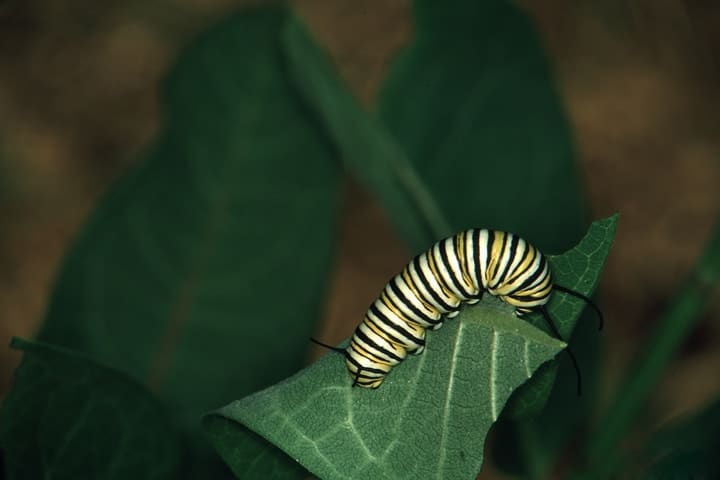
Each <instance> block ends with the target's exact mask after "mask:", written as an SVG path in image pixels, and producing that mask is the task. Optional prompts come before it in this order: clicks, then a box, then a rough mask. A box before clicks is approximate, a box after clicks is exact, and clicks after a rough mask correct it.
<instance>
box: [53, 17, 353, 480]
mask: <svg viewBox="0 0 720 480" xmlns="http://www.w3.org/2000/svg"><path fill="white" fill-rule="evenodd" d="M288 18H289V15H288V12H287V10H286V9H285V8H284V7H272V8H262V9H254V10H249V11H247V12H244V13H242V14H239V15H234V16H232V17H230V18H228V19H227V20H225V21H223V22H222V23H221V24H219V25H217V26H215V27H214V28H212V29H211V30H210V31H208V32H207V33H205V34H204V35H203V36H201V37H200V38H198V39H197V40H196V41H195V42H193V43H192V44H191V45H190V46H189V48H188V49H187V50H186V51H185V52H184V53H182V55H181V56H180V59H179V61H178V64H177V65H176V66H175V67H174V69H173V70H172V72H171V74H170V76H169V78H168V80H167V82H166V87H165V90H166V94H167V95H166V96H167V100H166V104H167V121H166V125H165V127H164V129H163V133H162V135H161V137H160V138H159V139H158V140H157V142H156V143H155V145H154V146H153V147H152V148H151V149H150V151H149V153H148V154H147V156H146V158H145V161H144V162H143V163H142V164H141V165H140V166H139V168H137V169H136V170H134V171H133V172H131V173H130V174H129V175H128V176H127V177H125V178H124V179H122V180H121V181H120V182H119V183H118V184H117V185H116V186H115V187H114V188H113V190H112V191H111V192H110V194H109V195H108V196H107V198H105V199H104V200H103V201H102V203H101V204H100V205H99V207H98V208H97V210H96V211H95V212H94V214H93V216H92V218H91V219H90V221H89V222H88V224H87V225H86V226H85V228H84V229H83V231H82V233H81V235H80V237H79V238H78V240H77V242H75V245H74V246H73V248H72V250H71V251H70V253H69V255H68V256H67V258H66V259H65V262H64V265H63V268H62V272H61V274H60V277H59V280H58V282H57V285H56V288H55V291H54V293H53V296H52V300H51V303H50V308H49V312H48V314H47V317H46V319H45V323H44V325H43V327H42V331H41V333H40V338H41V339H43V340H46V341H49V342H53V343H58V344H63V345H66V346H70V347H72V348H75V349H78V350H81V351H84V352H87V353H89V354H91V355H93V356H94V357H96V358H98V359H100V361H102V362H103V363H106V364H108V365H112V366H114V367H117V368H119V369H121V370H122V371H124V372H127V373H129V374H130V375H131V376H133V377H134V378H136V379H139V380H141V381H142V382H144V383H145V384H146V385H148V386H149V387H150V388H151V389H152V390H153V391H154V392H156V393H157V395H158V396H159V397H160V398H161V399H162V400H164V401H165V402H166V403H167V404H168V405H169V406H170V407H171V408H172V411H173V414H174V415H175V416H176V417H177V419H178V421H179V422H181V423H182V424H183V425H186V426H190V427H191V428H199V418H200V415H201V413H202V412H205V411H207V410H209V409H212V408H216V407H217V406H219V405H223V404H225V403H227V402H228V401H230V400H231V399H233V398H238V397H241V396H244V395H247V394H249V393H250V392H253V391H256V390H258V389H260V388H263V387H265V386H267V385H269V384H272V383H273V382H275V381H277V380H279V379H281V378H284V377H286V376H288V375H290V374H292V373H293V372H295V371H296V370H297V369H298V368H299V367H300V366H301V365H302V364H303V362H304V360H305V355H306V352H307V349H308V342H307V338H308V336H309V335H310V334H311V333H312V332H313V330H314V328H315V326H316V324H317V320H318V319H319V318H321V314H322V304H323V300H324V296H325V291H326V286H327V281H328V276H329V267H330V262H331V259H332V257H333V250H334V245H335V240H336V228H335V226H336V215H337V209H338V203H339V202H338V190H339V181H338V180H339V171H338V170H339V169H338V166H337V163H336V162H335V158H334V155H333V150H332V145H331V144H330V143H329V141H328V139H327V138H326V136H325V135H324V133H323V131H322V130H321V129H320V128H319V126H318V125H317V122H316V120H315V118H314V117H313V116H312V115H311V114H310V112H309V111H308V109H307V107H306V106H305V105H304V104H303V103H302V99H301V98H300V97H299V96H298V95H297V92H296V90H295V87H294V86H293V85H292V84H291V83H290V81H289V79H288V76H287V71H286V66H285V63H284V62H283V59H282V58H283V57H282V54H281V49H280V35H281V34H282V31H283V29H284V26H285V24H286V22H287V21H288ZM199 476H201V477H203V478H205V477H206V475H204V474H203V473H202V472H200V473H199Z"/></svg>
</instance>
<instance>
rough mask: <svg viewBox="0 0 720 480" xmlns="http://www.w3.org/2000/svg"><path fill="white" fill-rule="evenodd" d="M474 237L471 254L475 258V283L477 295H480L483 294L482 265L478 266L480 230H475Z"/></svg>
mask: <svg viewBox="0 0 720 480" xmlns="http://www.w3.org/2000/svg"><path fill="white" fill-rule="evenodd" d="M474 233H475V235H473V252H472V254H473V255H474V256H475V257H474V258H473V260H475V281H476V282H477V287H478V290H479V292H478V295H482V292H483V288H485V287H483V283H482V270H481V268H482V265H480V230H475V232H474Z"/></svg>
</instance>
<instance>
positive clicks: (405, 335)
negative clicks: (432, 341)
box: [365, 318, 425, 349]
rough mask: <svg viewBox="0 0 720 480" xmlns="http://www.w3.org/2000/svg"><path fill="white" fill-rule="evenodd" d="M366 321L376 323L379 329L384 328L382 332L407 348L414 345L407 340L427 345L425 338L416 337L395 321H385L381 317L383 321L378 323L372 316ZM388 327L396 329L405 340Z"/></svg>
mask: <svg viewBox="0 0 720 480" xmlns="http://www.w3.org/2000/svg"><path fill="white" fill-rule="evenodd" d="M365 321H366V322H369V323H372V324H373V325H375V326H376V327H377V328H378V329H379V330H382V332H383V333H385V335H387V336H388V337H390V338H392V339H393V341H394V342H395V343H397V344H398V345H402V346H403V347H405V348H406V349H407V348H411V347H412V345H408V342H407V341H411V342H414V343H415V344H417V345H425V340H424V339H422V338H417V337H414V336H413V335H412V334H411V333H410V332H407V331H405V330H403V329H402V328H401V327H399V326H398V325H396V324H394V323H385V322H383V321H382V319H380V321H381V322H382V325H378V323H377V322H376V321H375V320H373V319H372V318H367V319H366V320H365ZM383 327H386V328H383ZM387 328H390V329H392V330H394V331H395V332H397V333H399V334H400V335H401V336H402V337H403V338H404V340H403V339H402V338H398V337H396V336H394V335H392V333H391V332H388V331H387Z"/></svg>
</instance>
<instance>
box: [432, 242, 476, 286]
mask: <svg viewBox="0 0 720 480" xmlns="http://www.w3.org/2000/svg"><path fill="white" fill-rule="evenodd" d="M450 243H451V244H452V245H453V250H454V252H453V254H454V255H455V258H458V254H457V248H456V247H455V240H454V239H453V241H452V242H450ZM446 244H447V241H445V240H443V242H442V243H441V244H440V245H438V248H439V249H440V258H441V260H442V262H443V263H444V264H445V270H447V272H448V274H449V275H450V280H451V281H452V283H453V285H455V287H456V288H457V290H458V291H459V292H460V294H461V295H463V296H465V297H468V296H469V295H470V294H469V293H468V292H467V290H465V287H464V286H463V282H462V281H461V280H458V278H457V277H456V276H455V272H454V271H453V268H452V265H450V258H449V257H448V252H447V250H446V249H445V245H446ZM458 263H459V260H458ZM460 275H462V264H461V266H460Z"/></svg>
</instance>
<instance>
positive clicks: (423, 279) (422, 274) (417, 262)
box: [413, 257, 453, 323]
mask: <svg viewBox="0 0 720 480" xmlns="http://www.w3.org/2000/svg"><path fill="white" fill-rule="evenodd" d="M419 258H420V257H415V258H414V259H413V266H414V267H415V272H417V275H418V278H419V279H420V282H421V283H422V284H423V286H424V287H425V290H427V291H428V293H429V294H430V296H431V297H432V298H433V299H434V300H435V301H436V302H437V303H439V304H440V306H442V307H443V308H444V309H445V310H447V311H448V312H450V311H452V309H453V307H451V306H450V305H448V304H447V303H445V301H444V300H443V299H442V298H440V297H439V296H438V294H437V293H436V292H435V290H433V289H432V288H430V284H429V283H428V281H427V278H426V277H425V272H423V269H422V268H421V267H420V260H419ZM431 273H432V272H431ZM431 303H432V302H431ZM435 323H439V322H435Z"/></svg>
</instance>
